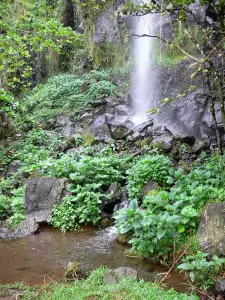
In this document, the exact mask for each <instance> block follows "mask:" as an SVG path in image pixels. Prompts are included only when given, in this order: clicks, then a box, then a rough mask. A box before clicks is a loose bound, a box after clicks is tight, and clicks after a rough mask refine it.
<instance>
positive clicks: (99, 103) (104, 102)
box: [91, 99, 108, 108]
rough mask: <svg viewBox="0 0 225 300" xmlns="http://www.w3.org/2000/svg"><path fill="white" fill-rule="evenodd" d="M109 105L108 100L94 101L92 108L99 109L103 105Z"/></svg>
mask: <svg viewBox="0 0 225 300" xmlns="http://www.w3.org/2000/svg"><path fill="white" fill-rule="evenodd" d="M107 103H108V102H107V100H106V99H98V100H95V101H92V103H91V106H92V107H94V108H96V107H99V106H102V105H107Z"/></svg>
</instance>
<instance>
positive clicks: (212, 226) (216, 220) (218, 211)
mask: <svg viewBox="0 0 225 300" xmlns="http://www.w3.org/2000/svg"><path fill="white" fill-rule="evenodd" d="M224 232H225V202H223V203H210V204H208V205H207V207H206V209H205V210H204V211H203V214H202V219H201V223H200V225H199V230H198V236H199V243H200V247H201V248H202V250H203V251H205V252H207V253H209V254H210V255H213V254H215V255H218V256H225V235H224Z"/></svg>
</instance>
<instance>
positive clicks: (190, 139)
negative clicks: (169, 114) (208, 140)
mask: <svg viewBox="0 0 225 300" xmlns="http://www.w3.org/2000/svg"><path fill="white" fill-rule="evenodd" d="M176 140H177V141H180V142H181V143H184V144H188V145H189V146H193V145H194V143H195V137H194V136H192V135H186V134H179V135H176Z"/></svg>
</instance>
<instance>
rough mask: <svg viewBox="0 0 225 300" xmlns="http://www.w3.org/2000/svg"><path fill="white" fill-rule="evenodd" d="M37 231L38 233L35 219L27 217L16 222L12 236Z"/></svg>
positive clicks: (22, 235)
mask: <svg viewBox="0 0 225 300" xmlns="http://www.w3.org/2000/svg"><path fill="white" fill-rule="evenodd" d="M37 233H39V224H38V223H37V222H36V221H35V219H32V218H29V219H27V220H24V221H22V222H20V223H19V224H18V226H17V227H16V229H15V231H14V238H21V237H24V236H27V235H32V234H37Z"/></svg>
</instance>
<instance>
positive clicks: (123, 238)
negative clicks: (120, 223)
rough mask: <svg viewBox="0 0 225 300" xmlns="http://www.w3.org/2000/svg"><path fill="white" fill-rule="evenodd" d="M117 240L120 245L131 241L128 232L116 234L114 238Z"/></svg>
mask: <svg viewBox="0 0 225 300" xmlns="http://www.w3.org/2000/svg"><path fill="white" fill-rule="evenodd" d="M116 238H117V240H118V241H119V242H120V243H121V244H128V242H129V241H130V239H131V234H130V232H127V233H124V234H120V233H118V234H117V236H116Z"/></svg>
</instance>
